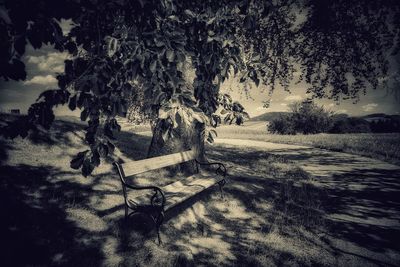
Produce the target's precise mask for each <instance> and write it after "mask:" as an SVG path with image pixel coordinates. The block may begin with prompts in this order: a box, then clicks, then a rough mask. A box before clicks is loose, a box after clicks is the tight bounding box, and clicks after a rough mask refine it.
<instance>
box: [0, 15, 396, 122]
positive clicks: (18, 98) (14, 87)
mask: <svg viewBox="0 0 400 267" xmlns="http://www.w3.org/2000/svg"><path fill="white" fill-rule="evenodd" d="M61 26H62V29H63V31H64V33H66V32H68V31H69V29H70V28H71V26H70V25H69V23H68V21H62V23H61ZM66 58H68V55H67V53H60V52H58V51H56V50H55V49H53V48H52V47H51V46H46V45H44V46H43V47H42V48H41V49H39V50H34V49H33V48H32V47H31V46H30V45H28V46H27V50H26V53H25V55H24V56H23V61H24V62H25V64H26V70H27V73H28V75H27V79H26V80H25V81H19V82H16V81H8V82H5V81H4V80H2V79H0V109H1V110H3V111H8V110H10V109H20V110H21V112H22V113H26V112H27V110H28V108H29V106H30V104H32V103H34V102H35V101H36V99H37V98H38V96H39V94H40V93H41V92H42V91H45V90H47V89H55V88H57V80H56V78H55V76H56V75H57V73H62V72H63V71H64V60H65V59H66ZM398 62H400V60H398ZM391 66H392V69H391V70H390V75H391V76H392V77H394V78H395V79H393V80H395V81H396V85H395V86H400V81H399V79H400V75H399V68H398V64H391ZM393 66H395V67H393ZM392 86H393V85H392ZM243 87H244V85H243V84H240V83H239V82H238V81H237V79H236V78H231V79H229V80H227V81H225V83H224V84H222V87H221V92H226V93H229V94H230V95H231V96H232V98H233V99H234V100H237V101H239V102H240V103H241V104H242V105H243V106H244V107H245V109H246V111H247V112H248V113H249V114H250V116H251V117H254V116H257V115H260V114H263V113H265V112H272V111H287V110H288V105H289V104H290V103H291V102H293V101H299V100H302V99H305V98H307V95H306V94H305V89H306V84H304V83H300V84H294V83H293V84H292V85H291V86H290V88H289V89H290V93H288V92H286V91H284V90H283V88H282V87H280V86H277V87H276V89H275V90H274V92H273V94H272V96H271V98H270V97H269V96H268V88H266V87H263V86H261V85H260V87H258V88H257V87H256V86H255V85H251V87H252V88H251V90H250V95H246V94H245V93H244V90H243ZM399 91H400V88H399ZM269 99H270V105H269V107H268V108H264V107H263V105H264V104H263V103H264V102H265V101H267V100H269ZM316 102H317V103H318V104H320V105H323V106H324V107H325V108H327V109H329V110H332V111H334V112H336V113H347V114H349V115H351V116H361V115H366V114H370V113H386V114H400V97H395V96H394V94H391V93H388V90H386V89H383V88H380V89H377V90H372V89H370V90H368V89H367V94H366V95H365V96H364V95H361V97H360V100H359V101H358V102H357V103H356V104H354V103H353V100H342V101H340V102H339V103H335V102H334V101H333V100H329V99H322V100H317V101H316ZM55 114H56V115H75V116H79V114H80V113H79V110H75V111H74V112H72V111H70V110H69V109H68V108H67V107H66V106H61V107H57V108H55Z"/></svg>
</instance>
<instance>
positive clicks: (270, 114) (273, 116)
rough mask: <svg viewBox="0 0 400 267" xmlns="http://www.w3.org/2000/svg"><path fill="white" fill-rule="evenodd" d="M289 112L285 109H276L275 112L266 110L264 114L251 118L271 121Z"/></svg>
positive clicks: (252, 119)
mask: <svg viewBox="0 0 400 267" xmlns="http://www.w3.org/2000/svg"><path fill="white" fill-rule="evenodd" d="M288 113H289V112H285V111H275V112H266V113H264V114H261V115H258V116H255V117H253V118H251V119H250V121H271V120H273V119H276V118H279V117H280V116H282V115H285V114H288Z"/></svg>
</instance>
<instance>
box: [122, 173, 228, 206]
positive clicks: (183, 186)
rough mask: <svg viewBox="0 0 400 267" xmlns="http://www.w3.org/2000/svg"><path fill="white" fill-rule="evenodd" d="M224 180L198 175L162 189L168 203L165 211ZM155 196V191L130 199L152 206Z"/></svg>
mask: <svg viewBox="0 0 400 267" xmlns="http://www.w3.org/2000/svg"><path fill="white" fill-rule="evenodd" d="M222 179H223V178H222V177H214V176H209V175H202V174H196V175H192V176H190V177H187V178H186V179H183V180H179V181H176V182H174V183H172V184H169V185H166V186H164V187H162V188H161V190H162V191H163V192H164V194H165V198H166V201H167V202H166V205H165V210H168V209H170V208H172V207H174V206H175V205H177V204H179V203H182V202H183V201H185V200H186V199H188V198H190V197H192V196H194V195H196V194H197V193H200V192H201V191H203V190H205V189H207V188H209V187H211V186H213V185H215V184H216V183H218V182H219V181H221V180H222ZM153 194H154V192H153V191H148V192H146V193H144V192H142V194H139V195H134V194H130V196H129V198H130V200H132V201H133V202H134V203H136V204H137V205H150V198H151V196H152V195H153Z"/></svg>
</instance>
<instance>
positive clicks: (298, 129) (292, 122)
mask: <svg viewBox="0 0 400 267" xmlns="http://www.w3.org/2000/svg"><path fill="white" fill-rule="evenodd" d="M290 109H291V112H290V113H289V114H286V115H283V116H281V117H280V118H278V119H275V120H273V121H272V122H271V123H270V124H269V126H268V130H269V131H270V132H272V133H279V134H296V133H302V134H316V133H323V132H327V131H328V130H329V129H330V127H331V125H332V118H331V115H332V114H331V112H329V111H327V110H325V109H324V107H323V106H318V105H317V104H315V103H314V102H313V101H309V100H305V101H301V102H294V103H292V104H291V105H290Z"/></svg>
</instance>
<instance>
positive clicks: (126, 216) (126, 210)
mask: <svg viewBox="0 0 400 267" xmlns="http://www.w3.org/2000/svg"><path fill="white" fill-rule="evenodd" d="M127 220H128V206H127V205H126V204H125V221H127Z"/></svg>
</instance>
